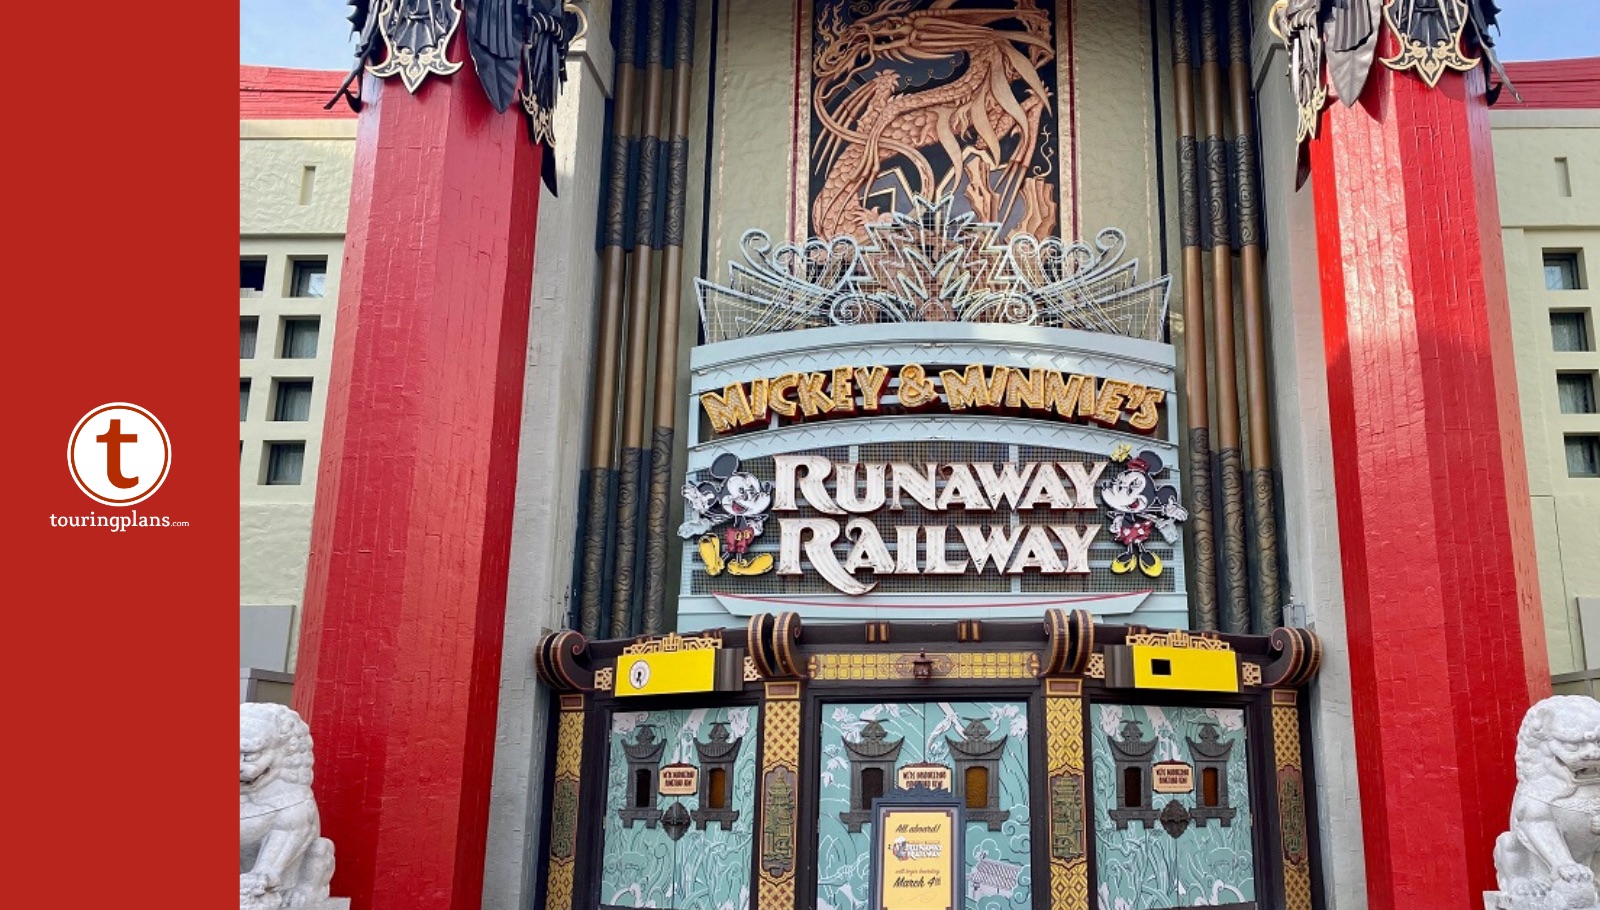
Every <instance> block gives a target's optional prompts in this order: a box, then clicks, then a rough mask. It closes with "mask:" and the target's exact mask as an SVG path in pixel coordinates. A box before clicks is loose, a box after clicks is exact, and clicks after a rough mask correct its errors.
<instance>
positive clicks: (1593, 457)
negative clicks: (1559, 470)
mask: <svg viewBox="0 0 1600 910" xmlns="http://www.w3.org/2000/svg"><path fill="white" fill-rule="evenodd" d="M1566 442H1567V474H1568V475H1570V476H1572V477H1600V435H1597V434H1594V433H1582V434H1575V435H1571V436H1568V437H1567V439H1566Z"/></svg>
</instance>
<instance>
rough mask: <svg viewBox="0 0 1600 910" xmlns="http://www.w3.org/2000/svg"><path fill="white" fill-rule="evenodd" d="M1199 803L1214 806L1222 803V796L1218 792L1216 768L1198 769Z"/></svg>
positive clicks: (1209, 806) (1208, 806)
mask: <svg viewBox="0 0 1600 910" xmlns="http://www.w3.org/2000/svg"><path fill="white" fill-rule="evenodd" d="M1200 805H1202V806H1205V807H1207V808H1215V807H1217V806H1220V805H1222V796H1221V794H1220V793H1219V792H1218V786H1217V769H1216V768H1202V769H1200Z"/></svg>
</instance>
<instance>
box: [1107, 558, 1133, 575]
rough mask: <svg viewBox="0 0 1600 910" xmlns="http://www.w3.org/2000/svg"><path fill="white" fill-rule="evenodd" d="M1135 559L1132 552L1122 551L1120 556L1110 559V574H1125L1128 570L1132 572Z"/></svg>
mask: <svg viewBox="0 0 1600 910" xmlns="http://www.w3.org/2000/svg"><path fill="white" fill-rule="evenodd" d="M1135 561H1136V560H1135V557H1134V555H1133V554H1132V553H1124V554H1122V555H1121V556H1118V557H1117V558H1116V559H1113V560H1111V574H1112V575H1126V574H1128V573H1129V572H1132V571H1133V564H1134V562H1135Z"/></svg>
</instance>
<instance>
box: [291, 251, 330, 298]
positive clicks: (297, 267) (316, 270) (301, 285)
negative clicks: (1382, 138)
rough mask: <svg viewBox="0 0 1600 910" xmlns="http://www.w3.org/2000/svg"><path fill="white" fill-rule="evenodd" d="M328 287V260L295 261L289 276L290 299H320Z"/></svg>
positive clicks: (324, 257) (324, 258)
mask: <svg viewBox="0 0 1600 910" xmlns="http://www.w3.org/2000/svg"><path fill="white" fill-rule="evenodd" d="M327 287H328V258H327V257H326V256H323V257H320V258H317V259H296V260H294V268H293V270H292V271H291V273H290V276H289V296H290V297H321V296H323V294H324V293H326V291H327Z"/></svg>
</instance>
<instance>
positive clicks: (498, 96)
mask: <svg viewBox="0 0 1600 910" xmlns="http://www.w3.org/2000/svg"><path fill="white" fill-rule="evenodd" d="M347 2H348V4H349V6H350V13H349V19H350V28H351V31H353V32H355V35H356V62H355V66H354V67H352V68H351V70H350V75H348V76H346V77H345V80H344V83H343V84H341V85H340V86H339V89H338V91H337V92H335V93H334V96H333V98H332V99H330V100H329V101H328V103H327V105H326V106H327V107H330V108H331V107H333V106H334V105H335V104H337V103H338V102H339V99H341V98H343V99H344V100H345V101H346V102H347V103H348V104H349V105H350V109H351V110H353V111H357V112H359V111H360V110H361V75H362V73H363V72H366V73H371V74H372V75H374V76H377V77H378V78H380V79H382V78H387V77H389V76H399V77H400V81H401V82H402V83H404V84H405V87H406V89H407V90H408V91H410V92H416V90H417V88H418V86H420V85H421V84H422V82H423V80H424V79H426V78H427V77H428V76H448V75H450V74H452V73H454V72H455V71H456V70H458V69H460V68H461V61H458V60H451V59H449V55H448V52H447V49H448V47H449V45H450V39H451V37H452V36H454V35H455V32H456V29H457V28H458V27H459V26H460V25H461V20H462V19H463V18H465V19H466V23H467V31H466V38H467V48H468V52H469V53H470V54H471V56H472V66H473V69H474V70H476V71H477V73H478V84H479V85H481V86H483V92H484V94H485V95H487V96H488V98H489V103H490V104H492V105H494V108H495V110H497V111H500V112H501V113H505V112H506V111H507V110H509V109H510V107H511V105H512V103H513V102H514V101H520V102H521V106H522V109H523V112H524V113H526V115H527V117H528V135H529V136H530V138H532V140H533V141H534V142H536V143H540V144H543V145H544V146H546V147H547V148H553V147H554V145H555V131H554V130H553V129H552V121H553V111H554V109H555V104H556V97H557V95H559V94H560V92H561V86H562V84H563V83H565V82H566V81H567V74H566V59H567V48H568V46H569V45H570V44H571V42H572V38H573V35H574V34H575V33H576V32H578V29H579V27H580V25H582V24H583V23H585V22H586V20H585V18H584V15H583V12H582V10H581V8H580V7H578V6H577V5H576V4H575V3H562V2H561V0H347ZM463 3H465V7H466V12H465V14H464V16H463V12H462V5H463ZM374 10H376V15H374ZM543 177H544V182H545V185H546V186H548V187H549V188H550V191H551V193H554V192H555V189H556V183H555V158H554V156H553V155H545V156H544V158H543Z"/></svg>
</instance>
